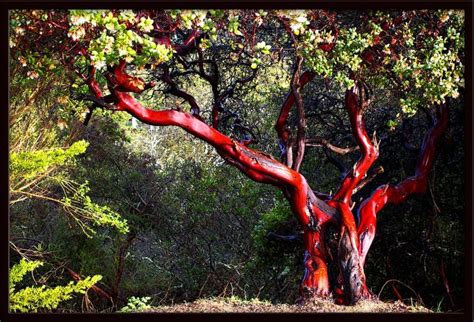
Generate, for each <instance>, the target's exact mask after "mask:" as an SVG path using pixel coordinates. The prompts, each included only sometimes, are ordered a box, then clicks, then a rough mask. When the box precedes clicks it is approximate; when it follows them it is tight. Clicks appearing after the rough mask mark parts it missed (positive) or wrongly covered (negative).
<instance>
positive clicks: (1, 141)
mask: <svg viewBox="0 0 474 322" xmlns="http://www.w3.org/2000/svg"><path fill="white" fill-rule="evenodd" d="M0 1H1V2H0V15H1V16H0V24H1V27H2V28H1V29H0V32H1V40H0V43H1V44H2V47H1V48H2V50H1V54H2V55H1V59H2V60H1V61H2V64H0V73H1V74H2V75H3V77H2V78H1V83H0V84H1V88H2V89H3V91H2V92H3V93H4V94H3V95H2V98H1V100H2V103H3V104H2V105H3V108H0V113H1V114H0V120H1V122H2V123H3V124H2V126H1V127H0V131H1V132H0V148H1V151H2V153H1V154H0V165H1V171H0V207H1V209H3V210H4V211H2V215H1V216H0V218H1V219H0V220H1V221H0V254H1V255H2V256H1V257H0V258H1V259H2V260H1V263H0V322H1V321H2V320H5V321H31V320H39V321H57V320H58V319H59V320H62V319H64V320H66V319H67V320H72V321H81V320H83V319H88V320H91V321H99V320H100V321H104V322H106V321H116V320H117V321H128V320H130V319H131V320H140V321H156V320H161V321H179V320H181V319H184V320H187V319H193V320H196V321H220V320H222V319H231V320H240V321H243V320H252V321H257V320H266V319H268V320H272V321H286V320H306V321H310V320H313V319H318V320H320V319H323V320H333V321H350V320H354V319H355V320H357V319H360V320H364V321H380V320H385V321H387V322H388V321H398V320H400V319H401V320H404V321H419V320H425V319H426V320H428V321H443V322H450V321H474V320H473V302H472V299H473V298H472V295H473V293H472V290H473V279H472V269H473V256H472V252H473V247H472V246H473V237H472V231H473V220H472V215H473V211H472V210H473V209H472V200H473V199H474V194H473V191H472V161H473V160H472V148H473V132H472V124H473V121H474V120H473V114H472V108H473V104H472V91H473V84H472V63H473V61H472V36H473V25H472V18H473V12H472V6H473V4H472V2H471V1H472V0H452V1H443V0H434V1H433V0H432V1H429V0H424V1H420V0H417V1H412V2H410V1H409V0H398V1H397V0H382V1H379V2H376V3H371V2H368V1H366V0H365V1H364V0H361V1H354V2H351V1H347V0H342V1H338V0H336V1H330V0H323V1H318V2H316V1H314V2H313V1H304V0H295V1H292V2H286V1H284V0H273V1H272V0H259V1H255V0H253V1H252V0H240V1H231V0H219V2H217V1H212V0H204V1H193V0H177V1H170V0H165V1H160V2H154V1H152V0H151V1H143V0H140V1H137V2H129V1H126V0H105V1H104V0H102V1H101V2H91V1H88V2H86V1H85V0H79V1H75V0H73V1H69V2H62V1H60V0H50V1H41V0H36V1H35V0H30V1H22V0H19V1H12V0H10V1H5V0H0ZM138 7H139V8H183V9H191V8H193V9H195V8H199V9H210V8H213V9H215V8H222V9H246V8H248V9H257V8H258V9H308V8H327V9H463V10H465V17H466V18H465V34H466V64H465V89H464V91H465V93H464V94H465V102H466V103H465V116H466V117H465V120H464V130H465V139H464V151H465V165H464V170H465V178H466V181H465V187H464V198H465V218H464V219H465V220H464V225H465V276H464V281H465V283H464V285H465V294H464V295H465V302H464V312H463V313H316V314H312V313H281V314H280V313H133V314H117V313H83V314H80V313H78V314H55V313H38V314H21V313H9V312H8V283H7V281H8V269H9V261H8V258H9V197H8V187H9V185H8V151H9V150H8V109H7V106H8V103H9V98H8V97H9V96H8V94H7V93H8V92H9V81H8V75H9V55H8V25H9V24H8V11H9V10H11V9H71V8H82V9H108V8H110V9H113V8H138Z"/></svg>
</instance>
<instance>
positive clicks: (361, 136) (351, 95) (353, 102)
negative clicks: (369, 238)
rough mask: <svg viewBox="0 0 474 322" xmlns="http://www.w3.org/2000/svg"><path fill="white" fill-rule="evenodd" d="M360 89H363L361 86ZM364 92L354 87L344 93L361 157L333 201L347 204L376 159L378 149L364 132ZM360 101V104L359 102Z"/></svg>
mask: <svg viewBox="0 0 474 322" xmlns="http://www.w3.org/2000/svg"><path fill="white" fill-rule="evenodd" d="M361 88H363V87H362V86H361ZM365 95H366V94H365V90H364V89H360V90H359V88H358V86H354V87H353V89H349V90H347V91H346V99H345V102H346V104H345V105H346V109H347V112H348V114H349V120H350V123H351V127H352V134H353V136H354V139H355V140H356V142H357V144H358V145H359V147H360V151H361V157H360V159H359V160H358V161H357V163H356V164H355V165H354V167H353V168H352V171H350V172H349V173H348V174H347V175H346V177H345V178H344V180H343V181H342V183H341V186H340V187H339V189H338V191H337V192H336V193H335V194H334V197H333V200H334V201H336V202H339V201H340V202H343V203H346V204H349V202H350V199H351V197H352V194H353V191H354V188H355V187H356V186H357V185H358V184H359V182H360V181H361V180H362V179H364V177H365V176H366V174H367V171H368V170H369V169H370V167H371V166H372V164H373V163H374V162H375V160H376V159H377V158H378V155H379V152H378V148H377V147H376V146H375V145H374V144H373V143H372V141H371V140H370V138H369V136H368V135H367V132H366V130H365V125H364V121H363V119H362V117H363V111H364V109H365V108H366V106H365V105H366V104H367V101H366V97H365ZM359 100H360V102H359Z"/></svg>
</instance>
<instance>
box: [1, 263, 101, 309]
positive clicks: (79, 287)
mask: <svg viewBox="0 0 474 322" xmlns="http://www.w3.org/2000/svg"><path fill="white" fill-rule="evenodd" d="M42 265H43V262H40V261H27V260H25V259H22V260H21V261H20V262H19V263H18V264H16V265H14V266H13V267H12V268H11V269H10V311H11V312H37V311H38V310H40V309H45V310H49V311H50V310H53V309H56V308H58V306H59V304H61V303H62V302H64V301H67V300H70V299H72V294H73V293H79V294H85V293H86V292H87V290H88V289H89V288H91V287H92V286H93V285H94V284H95V283H97V282H98V281H99V280H100V279H102V276H100V275H94V276H92V277H90V276H88V277H86V278H85V279H83V280H80V281H77V282H76V283H74V282H73V281H71V282H69V284H67V285H64V286H56V287H54V288H51V287H47V286H45V285H42V286H28V287H26V288H23V289H21V290H15V286H16V285H17V284H18V283H19V282H21V281H22V280H23V277H24V276H25V275H26V274H27V273H29V272H32V271H34V270H35V269H36V268H38V267H40V266H42Z"/></svg>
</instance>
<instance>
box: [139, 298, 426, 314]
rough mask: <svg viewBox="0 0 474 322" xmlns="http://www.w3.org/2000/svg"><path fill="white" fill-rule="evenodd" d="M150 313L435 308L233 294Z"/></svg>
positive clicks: (366, 301)
mask: <svg viewBox="0 0 474 322" xmlns="http://www.w3.org/2000/svg"><path fill="white" fill-rule="evenodd" d="M144 312H149V313H265V312H266V313H310V312H312V313H315V312H319V313H323V312H343V313H348V312H370V313H377V312H378V313H409V312H421V313H429V312H432V311H430V310H428V309H426V308H424V307H421V306H407V305H405V304H403V303H401V302H394V303H386V302H382V301H378V300H364V301H361V302H359V303H358V304H357V305H354V306H343V305H337V304H335V303H334V302H333V301H331V300H320V299H318V300H314V301H313V302H311V303H306V304H303V305H299V304H293V305H290V304H271V303H268V302H262V301H259V300H251V301H243V300H238V299H237V300H236V299H233V298H226V299H221V298H217V299H200V300H197V301H195V302H191V303H182V304H175V305H170V306H158V307H153V308H151V309H148V310H145V311H144Z"/></svg>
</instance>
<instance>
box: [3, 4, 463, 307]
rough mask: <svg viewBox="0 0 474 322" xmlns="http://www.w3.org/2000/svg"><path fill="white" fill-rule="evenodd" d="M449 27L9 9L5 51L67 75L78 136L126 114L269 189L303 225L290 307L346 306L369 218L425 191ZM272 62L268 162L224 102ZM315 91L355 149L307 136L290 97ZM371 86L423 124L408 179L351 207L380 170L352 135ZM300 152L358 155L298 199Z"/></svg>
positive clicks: (321, 14)
mask: <svg viewBox="0 0 474 322" xmlns="http://www.w3.org/2000/svg"><path fill="white" fill-rule="evenodd" d="M463 20H464V16H463V12H462V11H448V10H441V11H428V10H423V11H390V12H372V11H370V12H369V11H367V12H353V11H351V12H349V11H341V12H333V11H328V10H304V11H296V10H293V11H292V10H285V11H282V10H273V11H265V10H133V11H132V10H70V11H59V10H51V11H41V10H32V11H13V12H11V20H10V24H11V38H10V48H11V55H12V59H15V60H18V61H20V63H22V64H23V65H24V66H25V69H26V70H27V75H28V76H29V77H30V78H35V77H37V76H38V75H40V74H41V73H43V72H44V71H45V69H54V68H56V65H57V64H58V62H60V63H62V64H63V66H65V67H66V68H67V70H69V73H68V74H67V76H68V77H70V78H71V82H72V87H71V95H72V97H74V99H77V100H81V101H86V102H90V103H88V104H89V105H88V109H89V110H88V112H87V113H86V115H85V117H84V123H85V124H87V123H88V122H89V121H90V119H91V116H92V115H93V112H94V110H95V109H97V108H99V109H104V110H108V111H113V112H119V111H121V112H127V113H129V114H131V115H132V116H133V117H135V118H136V119H138V120H140V121H141V122H143V123H146V124H149V125H154V126H177V127H180V128H182V129H184V130H185V131H187V132H188V133H190V134H191V135H193V136H195V137H196V138H199V139H201V140H203V141H205V142H207V143H208V144H210V145H212V146H213V147H214V148H215V150H216V151H217V153H218V154H219V155H220V156H221V157H222V158H223V159H224V160H225V161H226V162H227V163H228V164H230V165H232V166H234V167H236V168H237V169H239V170H240V171H241V172H243V173H244V174H245V175H246V176H247V177H249V178H250V179H252V180H254V181H257V182H261V183H265V184H270V185H273V186H275V187H277V188H278V189H279V190H281V191H282V192H283V194H284V196H285V197H286V199H287V200H288V202H289V203H290V205H291V209H292V211H293V213H294V214H295V215H296V217H297V218H298V220H299V223H300V224H301V226H302V227H303V232H304V244H305V249H306V250H305V254H304V265H305V274H304V277H303V280H302V282H301V287H300V291H301V295H302V297H303V298H305V299H306V298H311V297H327V296H330V295H333V296H334V297H335V298H336V300H337V301H338V302H339V303H346V304H353V303H356V302H357V301H358V300H359V299H361V298H367V297H370V296H371V292H370V291H369V289H368V288H367V286H366V277H365V274H364V263H365V260H366V258H367V254H368V251H369V249H370V246H371V243H372V241H373V239H374V236H375V232H376V226H377V215H378V214H379V213H380V211H381V210H382V209H383V208H384V206H385V205H387V204H389V203H392V204H398V203H401V202H403V201H405V200H406V199H407V198H408V197H409V196H410V195H412V194H415V193H423V192H425V191H426V189H427V183H428V178H429V173H430V170H431V168H432V166H433V162H434V160H435V151H436V145H437V143H438V141H439V139H440V137H441V136H442V134H443V132H444V131H445V129H446V127H447V125H448V119H449V117H448V110H449V107H448V100H449V99H455V98H457V97H458V96H459V95H460V93H459V92H460V88H462V87H463V86H464V83H463V82H464V80H463V72H464V70H463V68H464V67H463V59H464V56H463V55H464V53H463V51H464V38H463V37H464V36H463V35H464V34H463ZM278 60H283V61H284V62H285V64H286V66H289V68H291V74H292V76H291V79H290V84H289V89H290V90H289V93H288V95H287V96H286V99H285V100H284V101H283V104H282V105H281V106H280V107H279V116H278V118H277V119H276V120H275V123H274V124H275V125H274V128H275V130H276V133H277V135H278V147H279V150H280V152H281V153H280V156H279V157H278V158H276V157H273V156H271V155H269V154H267V153H265V152H262V151H259V150H257V149H256V148H254V147H252V146H253V145H254V144H255V143H256V140H257V138H258V134H257V133H256V132H257V131H256V129H255V127H254V126H252V124H249V123H248V122H246V121H245V119H244V118H243V116H244V113H240V114H239V113H236V112H234V110H233V108H232V104H234V102H235V100H234V98H235V96H238V95H241V94H242V93H244V92H245V91H244V89H245V88H246V86H247V85H248V84H250V83H251V82H252V81H253V80H255V77H256V75H257V74H258V73H259V72H260V70H264V69H263V67H264V66H266V65H269V64H272V62H275V61H278ZM191 79H194V80H195V79H200V80H201V81H202V82H204V83H206V84H207V85H208V86H209V87H208V88H209V91H210V93H209V95H210V96H211V97H212V99H211V100H212V104H210V106H202V104H201V103H200V102H199V101H198V100H197V99H196V98H195V95H193V94H192V93H191V92H189V91H186V90H185V89H184V87H183V86H182V84H183V82H184V81H186V80H191ZM315 80H320V81H322V82H323V83H322V84H325V85H324V86H325V87H333V88H338V89H340V90H341V91H343V92H344V106H345V109H346V113H347V117H348V119H349V122H350V126H351V129H352V138H353V141H355V143H356V147H354V148H343V147H339V146H336V145H335V144H334V143H333V142H330V141H329V140H327V139H325V138H323V137H321V136H316V137H314V136H311V135H309V134H308V131H307V128H308V124H307V117H306V115H305V100H304V95H303V94H304V93H303V87H304V86H305V85H306V84H308V83H310V82H312V81H315ZM320 84H321V83H320ZM260 85H262V86H266V85H270V84H260ZM377 88H384V89H386V90H387V91H388V92H390V93H392V95H393V97H396V98H398V99H397V102H396V104H395V105H396V106H398V107H400V108H401V110H402V111H403V112H404V115H407V116H411V115H414V114H415V113H416V112H417V111H418V110H419V109H423V110H424V111H425V112H426V113H427V114H428V115H430V116H431V119H432V126H431V129H430V130H429V131H428V132H427V133H426V134H425V136H424V140H423V144H422V145H421V148H420V151H419V157H418V163H417V164H416V169H415V172H414V174H413V175H412V176H409V177H407V178H405V179H403V180H401V181H400V182H399V183H397V184H385V185H382V186H380V187H379V188H377V189H375V191H373V193H372V194H369V195H368V196H367V197H366V198H365V199H364V200H362V201H361V202H355V201H354V200H353V195H354V194H355V193H356V192H357V191H359V190H360V189H361V188H362V187H363V186H365V185H366V184H367V183H368V182H369V181H370V180H372V179H373V178H374V177H375V176H376V175H377V174H378V173H380V172H381V171H382V170H381V169H380V168H376V169H375V170H374V171H372V172H369V171H370V169H371V167H372V166H373V165H374V163H375V161H376V160H377V158H378V156H379V153H381V152H383V151H380V149H379V148H380V139H378V138H377V135H376V133H373V134H369V133H368V130H367V129H366V127H365V125H364V116H365V115H367V113H370V110H371V107H372V105H371V104H372V103H373V98H374V96H375V94H374V92H375V90H376V89H377ZM323 90H324V88H323ZM156 91H165V92H166V93H167V94H171V95H174V96H176V97H177V98H179V99H181V100H182V101H181V102H180V103H178V102H177V103H176V105H175V106H173V108H167V107H162V106H149V107H147V106H145V105H150V104H153V102H154V100H153V93H156ZM146 95H148V96H146ZM142 102H146V104H145V103H142ZM316 108H317V107H316ZM391 122H394V121H391ZM314 145H318V146H322V147H324V148H325V149H327V150H330V151H332V152H334V153H341V154H345V153H349V152H354V153H359V154H360V157H359V159H358V160H357V161H356V162H355V163H354V165H353V166H352V168H351V169H350V170H348V171H345V172H344V173H343V174H342V180H341V182H340V185H339V187H338V189H337V190H336V191H335V192H334V193H332V194H326V193H322V192H319V191H317V187H310V185H309V184H308V180H307V179H306V178H305V176H304V175H303V174H302V173H301V171H300V169H301V165H302V163H303V161H304V157H305V151H306V147H307V146H314ZM209 206H210V207H211V206H212V205H209ZM330 227H335V228H336V229H337V231H338V233H339V234H338V238H339V241H338V246H337V256H333V254H330V253H329V251H328V246H327V238H328V236H327V232H328V229H329V228H330ZM332 261H335V262H337V263H338V266H337V267H339V272H338V273H337V274H336V276H338V277H337V278H336V279H334V280H332V279H330V278H329V275H328V267H329V266H330V265H328V263H329V262H332Z"/></svg>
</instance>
